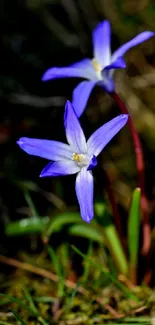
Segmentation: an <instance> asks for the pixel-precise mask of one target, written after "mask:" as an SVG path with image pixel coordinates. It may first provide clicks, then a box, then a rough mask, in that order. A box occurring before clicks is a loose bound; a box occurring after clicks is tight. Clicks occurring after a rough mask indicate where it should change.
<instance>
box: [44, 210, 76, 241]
mask: <svg viewBox="0 0 155 325" xmlns="http://www.w3.org/2000/svg"><path fill="white" fill-rule="evenodd" d="M80 222H82V220H81V217H80V215H79V213H75V212H74V213H73V212H68V213H67V212H65V213H61V214H60V215H56V216H55V217H54V218H52V220H50V221H49V223H48V225H47V227H46V230H45V232H44V234H43V238H44V240H45V241H46V240H48V238H49V237H50V236H51V235H52V234H53V233H55V232H59V231H60V230H61V229H62V228H63V227H65V226H66V225H67V224H70V223H80Z"/></svg>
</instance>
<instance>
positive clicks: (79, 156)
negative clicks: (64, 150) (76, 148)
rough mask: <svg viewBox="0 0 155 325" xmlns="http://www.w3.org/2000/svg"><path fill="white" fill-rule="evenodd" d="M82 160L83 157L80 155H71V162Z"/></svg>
mask: <svg viewBox="0 0 155 325" xmlns="http://www.w3.org/2000/svg"><path fill="white" fill-rule="evenodd" d="M82 158H83V155H82V154H80V153H73V155H72V160H74V161H76V162H80V161H81V159H82Z"/></svg>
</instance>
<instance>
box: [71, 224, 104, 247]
mask: <svg viewBox="0 0 155 325" xmlns="http://www.w3.org/2000/svg"><path fill="white" fill-rule="evenodd" d="M69 234H70V235H74V236H79V237H84V238H87V239H91V240H94V241H96V242H98V243H99V244H103V242H104V240H103V235H102V234H101V232H100V230H99V229H97V228H94V227H93V226H92V225H89V224H81V225H73V226H71V227H70V228H69Z"/></svg>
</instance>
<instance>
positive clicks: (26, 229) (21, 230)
mask: <svg viewBox="0 0 155 325" xmlns="http://www.w3.org/2000/svg"><path fill="white" fill-rule="evenodd" d="M48 222H49V217H42V218H40V217H31V218H24V219H22V220H19V221H14V222H10V223H9V224H8V225H6V227H5V233H6V234H7V235H8V236H17V235H18V236H21V235H27V234H40V233H42V232H43V231H44V230H45V228H46V226H47V224H48Z"/></svg>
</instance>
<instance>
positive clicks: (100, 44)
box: [93, 20, 111, 68]
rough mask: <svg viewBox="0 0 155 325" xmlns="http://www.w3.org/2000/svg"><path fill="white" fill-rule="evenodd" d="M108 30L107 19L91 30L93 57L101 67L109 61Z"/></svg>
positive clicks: (109, 30)
mask: <svg viewBox="0 0 155 325" xmlns="http://www.w3.org/2000/svg"><path fill="white" fill-rule="evenodd" d="M110 32H111V28H110V23H109V21H108V20H105V21H103V22H101V23H99V24H98V25H97V27H96V28H95V29H94V31H93V46H94V57H95V59H96V60H97V61H98V62H99V63H100V64H101V66H102V67H103V68H104V67H105V66H107V65H109V64H110V62H111V49H110Z"/></svg>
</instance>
